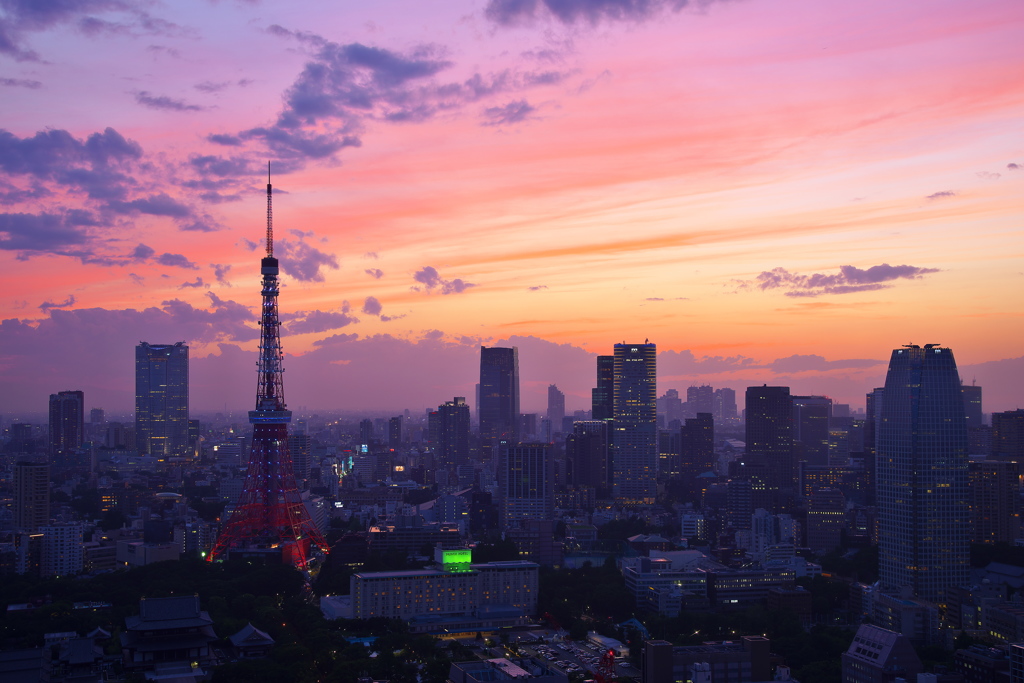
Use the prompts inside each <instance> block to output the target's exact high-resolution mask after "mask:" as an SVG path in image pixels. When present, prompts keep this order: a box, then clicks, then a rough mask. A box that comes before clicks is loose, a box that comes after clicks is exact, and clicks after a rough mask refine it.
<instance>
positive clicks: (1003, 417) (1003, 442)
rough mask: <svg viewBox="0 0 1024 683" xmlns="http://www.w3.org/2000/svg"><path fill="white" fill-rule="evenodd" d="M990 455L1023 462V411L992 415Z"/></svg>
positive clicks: (1009, 411)
mask: <svg viewBox="0 0 1024 683" xmlns="http://www.w3.org/2000/svg"><path fill="white" fill-rule="evenodd" d="M992 453H993V455H995V456H996V457H998V458H1002V459H1008V458H1012V459H1016V460H1022V461H1024V409H1021V408H1018V409H1017V410H1008V411H1006V412H1004V413H992Z"/></svg>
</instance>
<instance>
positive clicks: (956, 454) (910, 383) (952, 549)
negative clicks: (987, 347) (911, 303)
mask: <svg viewBox="0 0 1024 683" xmlns="http://www.w3.org/2000/svg"><path fill="white" fill-rule="evenodd" d="M881 415H882V419H881V421H880V422H879V423H878V439H877V441H878V487H877V495H878V522H879V530H878V538H879V544H878V550H879V575H880V578H881V584H882V588H883V590H893V591H895V590H900V589H902V588H903V587H910V588H911V589H912V590H913V592H914V594H915V595H916V596H917V597H918V598H921V599H923V600H929V601H931V602H937V603H943V602H945V597H946V594H947V592H948V591H949V590H950V589H952V588H954V587H956V586H960V585H963V584H965V583H966V582H967V580H968V578H969V575H968V574H969V569H970V553H969V547H968V537H969V535H970V521H971V520H970V505H969V503H968V501H969V498H968V490H967V420H966V419H965V417H964V402H963V395H962V394H961V392H960V377H959V375H958V374H957V370H956V361H955V360H954V359H953V352H952V351H950V350H949V349H947V348H937V345H935V344H926V345H925V346H924V347H921V346H917V345H908V346H905V347H903V348H901V349H896V350H894V351H893V352H892V358H891V360H890V361H889V371H888V373H887V374H886V377H885V401H884V403H883V405H882V411H881Z"/></svg>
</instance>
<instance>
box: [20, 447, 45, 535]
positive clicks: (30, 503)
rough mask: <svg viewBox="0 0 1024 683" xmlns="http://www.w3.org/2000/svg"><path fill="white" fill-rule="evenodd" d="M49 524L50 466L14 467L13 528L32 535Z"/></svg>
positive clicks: (26, 463) (22, 464) (34, 464)
mask: <svg viewBox="0 0 1024 683" xmlns="http://www.w3.org/2000/svg"><path fill="white" fill-rule="evenodd" d="M49 523H50V466H49V465H38V464H36V463H32V462H19V463H15V465H14V528H15V529H17V530H18V531H24V532H26V533H31V534H34V533H36V532H37V531H39V527H41V526H46V525H47V524H49Z"/></svg>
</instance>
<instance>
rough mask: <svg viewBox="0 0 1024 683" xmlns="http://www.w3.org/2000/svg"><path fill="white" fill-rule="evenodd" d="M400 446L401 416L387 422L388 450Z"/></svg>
mask: <svg viewBox="0 0 1024 683" xmlns="http://www.w3.org/2000/svg"><path fill="white" fill-rule="evenodd" d="M401 446H402V416H401V415H398V416H396V417H393V418H391V419H390V420H388V448H400V447H401Z"/></svg>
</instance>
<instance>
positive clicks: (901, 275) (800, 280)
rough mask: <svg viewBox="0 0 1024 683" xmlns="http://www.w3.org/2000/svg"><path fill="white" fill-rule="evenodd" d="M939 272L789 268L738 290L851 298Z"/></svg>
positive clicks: (885, 266)
mask: <svg viewBox="0 0 1024 683" xmlns="http://www.w3.org/2000/svg"><path fill="white" fill-rule="evenodd" d="M937 272H939V269H938V268H920V267H918V266H908V265H901V266H890V265H889V264H888V263H883V264H881V265H877V266H871V267H870V268H867V269H861V268H857V267H856V266H840V267H839V272H838V273H832V274H825V273H813V274H811V275H801V274H799V273H791V272H789V271H788V270H786V269H785V268H773V269H772V270H766V271H763V272H762V273H761V274H760V275H758V276H757V278H755V279H754V280H738V281H736V283H737V284H738V289H741V290H742V289H750V288H756V289H760V290H761V291H766V290H769V289H783V290H787V291H786V292H785V294H786V296H805V297H813V296H821V295H822V294H851V293H853V292H865V291H871V290H877V289H887V288H889V287H891V286H892V285H890V284H884V283H887V282H892V281H893V280H900V279H904V280H919V279H921V277H922V276H924V275H927V274H929V273H937Z"/></svg>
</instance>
